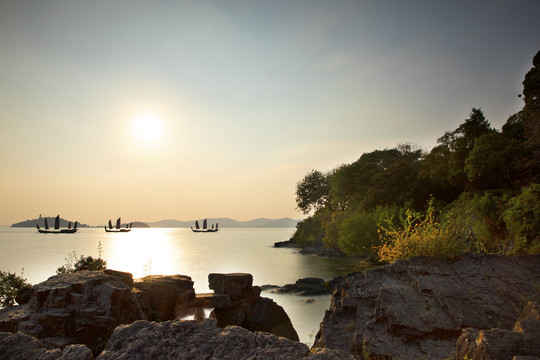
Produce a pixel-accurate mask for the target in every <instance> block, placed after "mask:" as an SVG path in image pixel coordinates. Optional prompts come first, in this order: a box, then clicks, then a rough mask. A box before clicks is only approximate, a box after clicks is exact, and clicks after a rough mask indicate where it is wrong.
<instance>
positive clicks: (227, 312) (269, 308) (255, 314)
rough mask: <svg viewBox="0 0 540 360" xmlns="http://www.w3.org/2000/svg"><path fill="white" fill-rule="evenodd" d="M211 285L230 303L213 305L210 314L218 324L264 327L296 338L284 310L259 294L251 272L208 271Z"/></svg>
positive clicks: (222, 325) (261, 329) (280, 334)
mask: <svg viewBox="0 0 540 360" xmlns="http://www.w3.org/2000/svg"><path fill="white" fill-rule="evenodd" d="M208 283H209V287H210V289H213V290H214V291H215V293H216V295H227V296H228V297H229V298H230V300H231V301H230V303H225V306H216V307H215V309H214V310H213V311H212V314H211V317H213V318H215V319H216V320H217V324H218V326H219V327H226V326H228V325H240V326H242V327H243V328H245V329H248V330H251V331H265V332H269V333H272V334H274V335H277V336H283V337H286V338H288V339H291V340H294V341H298V334H297V333H296V330H295V329H294V327H293V326H292V323H291V320H290V318H289V316H288V315H287V313H286V312H285V310H283V308H282V307H281V306H279V305H278V304H276V303H275V302H274V301H273V300H272V299H268V298H264V297H261V296H260V295H261V288H260V287H259V286H252V283H253V276H252V275H251V274H210V275H208Z"/></svg>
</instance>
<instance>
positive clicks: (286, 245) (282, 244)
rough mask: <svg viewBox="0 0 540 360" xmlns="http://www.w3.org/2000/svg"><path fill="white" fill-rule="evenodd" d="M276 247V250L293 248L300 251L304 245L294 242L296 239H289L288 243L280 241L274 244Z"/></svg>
mask: <svg viewBox="0 0 540 360" xmlns="http://www.w3.org/2000/svg"><path fill="white" fill-rule="evenodd" d="M274 247H275V248H281V247H283V248H293V249H298V248H301V247H302V245H300V244H298V243H297V242H296V241H294V239H289V240H287V241H278V242H275V243H274Z"/></svg>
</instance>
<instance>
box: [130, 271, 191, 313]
mask: <svg viewBox="0 0 540 360" xmlns="http://www.w3.org/2000/svg"><path fill="white" fill-rule="evenodd" d="M133 287H134V289H135V293H136V295H137V299H138V300H139V303H140V304H141V308H142V310H143V312H144V314H145V315H146V319H148V320H150V321H166V320H173V319H175V318H176V317H177V315H178V312H182V310H179V309H178V308H177V307H178V302H179V300H180V302H181V304H182V306H184V307H186V308H190V307H191V301H192V300H193V299H194V296H195V291H194V289H193V281H191V278H190V277H189V276H184V275H149V276H146V277H143V278H141V279H137V280H135V282H134V284H133ZM186 312H187V311H186Z"/></svg>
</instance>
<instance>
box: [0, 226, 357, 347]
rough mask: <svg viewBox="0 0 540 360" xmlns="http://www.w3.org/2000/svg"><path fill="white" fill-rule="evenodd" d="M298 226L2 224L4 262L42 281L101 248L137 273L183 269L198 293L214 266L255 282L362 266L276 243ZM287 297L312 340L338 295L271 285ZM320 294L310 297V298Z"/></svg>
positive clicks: (114, 263)
mask: <svg viewBox="0 0 540 360" xmlns="http://www.w3.org/2000/svg"><path fill="white" fill-rule="evenodd" d="M293 232H294V229H290V228H287V229H236V228H222V229H220V231H219V232H217V233H193V232H192V231H191V230H190V229H181V228H174V229H133V230H132V231H131V232H129V233H107V232H105V231H104V230H103V229H102V228H82V229H80V230H79V232H78V233H76V234H39V233H38V232H37V230H36V229H32V228H10V227H0V270H2V271H10V272H17V273H18V274H20V273H21V271H23V276H24V277H25V278H26V279H27V280H28V281H29V282H30V283H32V284H36V283H39V282H42V281H44V280H46V279H48V278H49V277H50V276H52V275H55V273H56V269H57V268H58V267H59V266H61V265H64V264H66V258H68V257H69V255H70V254H72V253H73V252H75V253H76V254H77V257H78V256H80V255H85V256H88V255H89V256H94V257H97V256H98V255H99V251H98V249H99V248H100V247H101V251H102V254H101V256H102V258H104V259H105V260H106V261H107V267H108V268H110V269H115V270H121V271H127V272H130V273H132V274H133V277H134V278H139V277H143V276H145V275H172V274H182V275H187V276H190V277H191V279H192V280H193V281H194V287H195V291H196V292H197V293H202V292H210V291H211V290H210V289H209V288H208V274H209V273H232V272H245V273H250V274H252V275H253V284H254V285H266V284H272V285H278V286H283V285H285V284H291V283H294V282H296V280H298V279H300V278H306V277H319V278H323V279H325V280H330V279H332V278H333V277H334V276H338V275H344V274H346V273H348V272H350V271H352V270H354V268H355V265H356V264H357V260H355V259H348V258H328V257H318V256H311V255H301V254H299V253H298V252H297V250H296V249H287V248H274V247H273V244H274V243H275V242H277V241H285V240H288V239H289V238H290V237H291V235H292V234H293ZM262 296H265V297H269V298H272V299H273V300H274V301H275V302H276V303H278V304H279V305H281V306H282V307H283V308H284V309H285V311H286V312H287V314H288V315H289V317H290V318H291V321H292V323H293V326H294V328H295V329H296V331H297V332H298V336H299V337H300V341H302V342H305V343H312V342H313V337H314V335H315V334H316V333H317V331H318V329H319V324H320V322H321V321H322V319H323V316H324V312H325V310H327V309H328V307H329V305H330V296H329V295H325V296H311V297H304V296H297V295H288V294H287V295H285V294H275V293H272V292H271V291H263V293H262ZM308 298H309V299H314V300H315V301H313V302H309V303H308V302H306V300H307V299H308Z"/></svg>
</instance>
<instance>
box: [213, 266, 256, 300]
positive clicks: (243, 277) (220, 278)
mask: <svg viewBox="0 0 540 360" xmlns="http://www.w3.org/2000/svg"><path fill="white" fill-rule="evenodd" d="M252 284H253V276H252V275H251V274H243V273H236V274H209V275H208V287H209V288H210V289H211V290H214V292H215V293H216V294H227V295H229V296H230V298H231V300H232V301H234V300H238V299H240V298H242V294H243V292H244V290H246V289H248V288H250V287H251V286H252Z"/></svg>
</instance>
